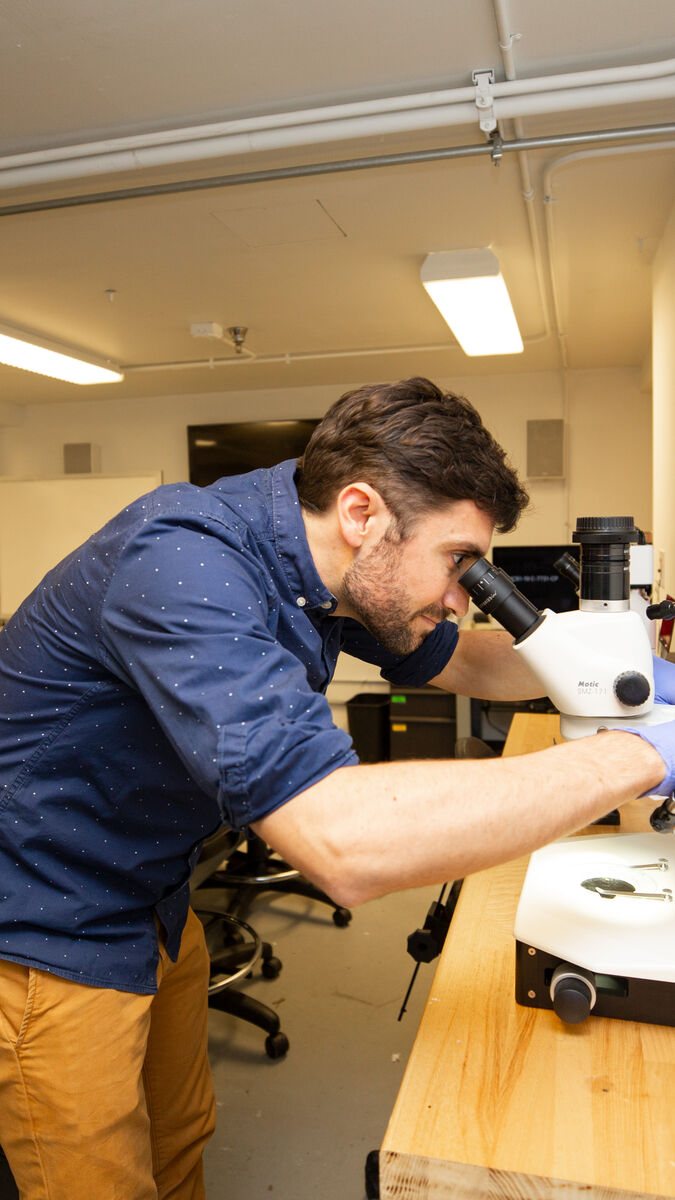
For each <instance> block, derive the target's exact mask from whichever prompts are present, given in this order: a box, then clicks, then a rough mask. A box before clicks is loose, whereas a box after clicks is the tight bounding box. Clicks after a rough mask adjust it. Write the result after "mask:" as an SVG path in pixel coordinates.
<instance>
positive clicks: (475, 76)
mask: <svg viewBox="0 0 675 1200" xmlns="http://www.w3.org/2000/svg"><path fill="white" fill-rule="evenodd" d="M471 78H472V80H473V84H474V87H475V89H476V93H475V103H476V108H477V109H478V124H479V125H480V127H481V129H482V131H483V133H487V134H491V133H492V132H493V130H494V129H496V128H497V118H496V117H495V114H494V96H493V92H492V85H493V83H494V81H495V73H494V71H493V70H492V68H491V67H490V68H489V69H488V70H486V71H472V72H471Z"/></svg>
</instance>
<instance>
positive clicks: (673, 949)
mask: <svg viewBox="0 0 675 1200" xmlns="http://www.w3.org/2000/svg"><path fill="white" fill-rule="evenodd" d="M673 890H675V840H674V839H673V838H672V836H671V837H664V836H663V835H662V834H659V833H638V834H613V835H611V836H609V837H608V836H606V835H604V836H602V835H601V836H597V837H596V836H586V837H574V838H565V839H563V840H562V841H559V842H555V843H554V844H553V845H551V846H545V847H544V848H543V849H542V850H538V851H536V853H535V854H533V855H532V857H531V859H530V864H529V867H528V870H527V875H526V877H525V882H524V884H523V890H522V892H521V896H520V902H519V904H518V911H517V913H516V923H515V929H514V933H515V936H516V1000H517V1001H518V1003H519V1004H523V1005H527V1006H529V1007H531V1008H548V1009H555V1011H556V1012H557V1014H558V1016H559V1017H560V1018H561V1019H562V1020H563V1021H565V1022H568V1023H574V1024H576V1023H578V1022H580V1021H583V1020H584V1019H585V1018H586V1017H587V1016H588V1015H589V1013H592V1014H594V1015H596V1016H601V1017H618V1018H620V1019H622V1020H625V1021H648V1022H650V1023H652V1024H656V1025H675V901H674V900H673Z"/></svg>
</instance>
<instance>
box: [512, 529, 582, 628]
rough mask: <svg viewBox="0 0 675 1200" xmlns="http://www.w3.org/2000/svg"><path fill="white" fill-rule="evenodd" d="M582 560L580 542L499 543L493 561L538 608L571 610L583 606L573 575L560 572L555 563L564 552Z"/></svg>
mask: <svg viewBox="0 0 675 1200" xmlns="http://www.w3.org/2000/svg"><path fill="white" fill-rule="evenodd" d="M565 553H568V554H571V555H572V557H573V558H575V559H576V560H577V562H578V561H579V547H578V546H574V545H572V546H495V547H494V548H493V551H492V561H493V563H494V565H495V566H496V567H501V569H502V571H506V574H507V575H510V576H511V579H512V580H513V582H514V583H515V585H516V587H517V588H518V590H519V591H521V592H522V593H523V595H524V596H527V599H528V600H531V601H532V603H533V604H534V605H535V607H536V608H539V609H542V608H550V609H552V610H553V612H570V611H571V610H572V609H575V608H578V607H579V597H578V596H577V593H576V591H575V588H574V585H573V584H572V583H570V581H569V579H565V578H563V577H562V576H560V575H559V574H558V572H557V571H556V570H555V568H554V566H553V564H554V562H555V561H556V560H557V559H558V558H560V556H561V555H562V554H565Z"/></svg>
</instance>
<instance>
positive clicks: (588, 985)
mask: <svg viewBox="0 0 675 1200" xmlns="http://www.w3.org/2000/svg"><path fill="white" fill-rule="evenodd" d="M596 999H597V994H596V991H595V981H594V978H593V975H592V974H591V972H590V971H584V969H583V968H582V967H573V966H571V965H570V964H569V963H560V965H559V966H557V967H556V969H555V971H554V972H553V976H552V978H551V1000H552V1001H553V1009H554V1011H555V1013H556V1014H557V1015H558V1016H559V1017H560V1020H561V1021H565V1023H566V1024H567V1025H578V1024H580V1022H581V1021H585V1020H586V1017H587V1016H588V1014H589V1013H590V1011H591V1009H592V1008H594V1007H595V1001H596Z"/></svg>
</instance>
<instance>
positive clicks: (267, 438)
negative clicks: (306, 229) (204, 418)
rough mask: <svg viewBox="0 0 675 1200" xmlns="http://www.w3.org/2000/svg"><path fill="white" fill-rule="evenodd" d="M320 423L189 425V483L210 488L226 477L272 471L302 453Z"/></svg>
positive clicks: (278, 422) (306, 420)
mask: <svg viewBox="0 0 675 1200" xmlns="http://www.w3.org/2000/svg"><path fill="white" fill-rule="evenodd" d="M318 424H319V421H318V419H316V420H314V419H310V418H307V419H305V418H299V419H297V420H281V421H233V422H231V423H228V424H220V425H188V430H187V434H188V457H189V464H190V483H196V484H197V486H198V487H208V485H209V484H210V483H214V482H215V480H216V479H220V478H221V477H222V476H223V475H243V474H244V473H245V472H246V471H255V470H257V468H258V467H273V466H274V465H275V463H278V462H283V461H284V459H287V458H299V457H300V455H301V454H302V453H303V451H304V449H305V446H306V445H307V443H308V441H309V439H310V437H311V435H312V433H313V431H314V429H315V428H316V426H317V425H318Z"/></svg>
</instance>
